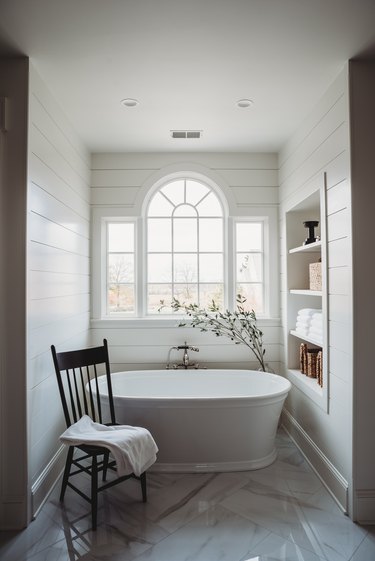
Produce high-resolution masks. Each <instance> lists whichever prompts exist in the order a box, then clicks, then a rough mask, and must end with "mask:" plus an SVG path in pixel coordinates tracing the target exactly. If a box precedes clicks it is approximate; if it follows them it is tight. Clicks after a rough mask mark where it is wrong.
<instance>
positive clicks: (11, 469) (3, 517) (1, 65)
mask: <svg viewBox="0 0 375 561" xmlns="http://www.w3.org/2000/svg"><path fill="white" fill-rule="evenodd" d="M0 96H1V97H3V96H5V97H6V98H7V112H6V131H2V130H1V131H0V307H1V313H0V529H2V530H6V529H20V528H23V527H24V526H26V524H27V506H28V505H27V503H28V494H27V424H26V248H25V240H26V199H27V197H26V193H27V190H26V174H27V105H28V103H27V99H28V60H27V59H26V58H4V59H1V60H0ZM2 127H3V123H2V124H1V128H2Z"/></svg>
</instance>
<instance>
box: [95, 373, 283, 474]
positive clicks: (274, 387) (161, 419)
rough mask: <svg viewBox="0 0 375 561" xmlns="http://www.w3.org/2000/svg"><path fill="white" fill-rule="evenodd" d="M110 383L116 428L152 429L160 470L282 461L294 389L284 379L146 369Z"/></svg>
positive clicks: (236, 467) (229, 468) (227, 468)
mask: <svg viewBox="0 0 375 561" xmlns="http://www.w3.org/2000/svg"><path fill="white" fill-rule="evenodd" d="M112 385H113V395H114V402H115V410H116V420H117V422H118V423H121V424H130V425H138V426H143V427H146V428H147V429H149V430H150V432H151V433H152V435H153V437H154V439H155V441H156V443H157V445H158V447H159V453H158V460H157V462H156V464H155V465H154V466H153V470H154V471H169V472H176V471H180V472H206V471H240V470H252V469H259V468H262V467H265V466H267V465H269V464H271V463H272V462H273V461H274V460H275V458H276V449H275V435H276V430H277V425H278V420H279V417H280V413H281V409H282V406H283V403H284V400H285V398H286V396H287V394H288V392H289V389H290V387H291V385H290V382H289V381H288V380H286V379H285V378H282V377H281V376H278V375H276V374H269V373H266V372H257V371H254V370H231V371H229V370H173V371H171V370H154V371H148V370H143V371H132V372H118V373H116V374H112ZM103 389H104V386H103ZM99 392H100V393H102V392H101V391H100V386H99Z"/></svg>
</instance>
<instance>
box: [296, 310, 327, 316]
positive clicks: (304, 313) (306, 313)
mask: <svg viewBox="0 0 375 561" xmlns="http://www.w3.org/2000/svg"><path fill="white" fill-rule="evenodd" d="M317 312H321V310H319V309H317V308H302V309H301V310H298V312H297V316H309V317H310V316H312V315H313V314H315V313H317Z"/></svg>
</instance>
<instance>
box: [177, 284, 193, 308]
mask: <svg viewBox="0 0 375 561" xmlns="http://www.w3.org/2000/svg"><path fill="white" fill-rule="evenodd" d="M173 295H174V296H175V297H176V298H177V300H179V301H180V302H181V303H182V304H196V303H197V302H198V287H197V285H196V284H175V285H174V294H173Z"/></svg>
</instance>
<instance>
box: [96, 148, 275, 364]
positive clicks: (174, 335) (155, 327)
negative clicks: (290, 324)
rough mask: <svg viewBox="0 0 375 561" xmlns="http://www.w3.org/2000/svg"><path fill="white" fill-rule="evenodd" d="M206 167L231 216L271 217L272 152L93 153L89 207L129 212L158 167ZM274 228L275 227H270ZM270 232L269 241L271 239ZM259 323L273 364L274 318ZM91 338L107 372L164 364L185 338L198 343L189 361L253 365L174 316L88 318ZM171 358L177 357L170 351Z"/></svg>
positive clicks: (240, 351)
mask: <svg viewBox="0 0 375 561" xmlns="http://www.w3.org/2000/svg"><path fill="white" fill-rule="evenodd" d="M172 167H173V169H175V170H177V169H180V170H185V171H189V170H195V169H196V168H197V167H199V169H201V170H206V171H207V175H208V176H209V177H211V179H212V178H213V177H215V178H219V180H220V182H221V184H223V185H225V186H226V188H227V192H229V194H230V196H231V198H232V202H233V205H232V212H234V215H238V216H246V215H247V214H249V215H253V214H254V213H257V212H258V213H259V214H260V215H263V214H264V212H265V210H266V211H267V213H269V214H270V215H271V216H274V217H275V220H276V218H277V213H278V186H277V185H278V172H277V156H276V155H275V154H263V153H260V154H236V153H233V154H229V153H228V154H222V153H220V154H219V153H149V154H146V153H142V154H140V153H134V154H94V155H93V156H92V176H91V185H92V188H91V190H92V207H93V211H94V212H95V209H98V208H100V207H110V208H116V207H121V208H122V209H123V211H124V213H125V214H128V215H129V216H131V215H134V213H136V212H138V210H137V209H138V208H139V196H140V194H142V193H143V194H145V193H144V186H145V185H152V178H153V177H158V178H160V177H161V176H162V175H163V170H168V171H170V170H171V168H172ZM233 207H234V208H233ZM276 229H277V228H276ZM273 232H274V240H272V242H273V245H274V246H275V244H276V243H277V237H276V236H277V234H276V231H275V230H273ZM261 325H262V326H263V327H264V333H265V342H266V353H267V361H268V362H269V363H270V365H271V366H272V367H273V368H274V369H275V370H277V369H278V366H279V321H278V320H277V319H273V320H272V319H271V320H265V321H264V322H261ZM91 327H92V342H93V344H99V343H101V341H102V339H103V337H106V338H107V339H108V343H109V351H110V356H111V363H112V369H113V371H121V370H129V369H130V370H140V369H143V368H144V369H150V368H165V365H166V362H167V357H168V350H169V348H170V347H171V346H174V345H178V344H181V343H183V342H184V341H185V340H186V341H187V342H188V343H189V344H191V345H196V346H198V347H199V348H200V352H199V353H194V352H192V353H191V360H192V361H198V362H200V363H201V364H204V365H205V366H207V367H209V368H210V367H211V368H215V367H220V368H225V367H235V368H249V367H257V365H256V362H254V361H253V360H252V355H251V352H250V351H249V350H248V349H246V348H245V347H242V346H239V345H234V344H233V343H231V342H230V341H229V340H226V339H223V338H216V337H213V336H211V335H210V334H204V333H200V332H199V331H197V330H196V329H187V328H184V329H182V328H178V327H177V321H175V322H174V321H168V320H158V319H156V320H152V319H150V320H146V319H145V320H139V321H137V320H128V321H122V320H100V319H99V318H97V317H94V319H93V321H92V322H91ZM171 358H172V362H177V361H179V360H181V356H178V355H176V354H173V355H172V357H171Z"/></svg>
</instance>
